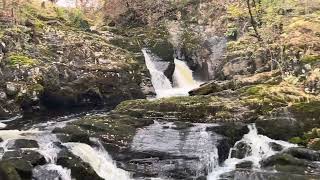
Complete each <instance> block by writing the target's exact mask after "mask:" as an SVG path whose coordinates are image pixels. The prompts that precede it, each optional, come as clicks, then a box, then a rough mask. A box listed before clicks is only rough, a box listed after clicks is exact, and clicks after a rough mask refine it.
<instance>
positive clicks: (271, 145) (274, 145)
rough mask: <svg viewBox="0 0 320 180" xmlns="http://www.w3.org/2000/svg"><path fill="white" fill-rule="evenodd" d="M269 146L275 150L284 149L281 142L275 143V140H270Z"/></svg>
mask: <svg viewBox="0 0 320 180" xmlns="http://www.w3.org/2000/svg"><path fill="white" fill-rule="evenodd" d="M269 146H270V147H271V149H272V150H273V151H282V150H283V147H282V146H281V145H280V144H278V143H275V142H270V143H269Z"/></svg>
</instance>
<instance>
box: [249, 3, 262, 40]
mask: <svg viewBox="0 0 320 180" xmlns="http://www.w3.org/2000/svg"><path fill="white" fill-rule="evenodd" d="M258 1H259V4H260V5H261V1H260V0H258ZM246 3H247V8H248V12H249V15H250V22H251V25H252V27H253V30H254V32H255V36H256V37H257V39H258V40H259V41H262V39H261V36H260V34H259V31H258V23H257V21H256V20H255V18H254V16H253V12H252V6H255V7H256V2H255V0H252V3H251V0H246Z"/></svg>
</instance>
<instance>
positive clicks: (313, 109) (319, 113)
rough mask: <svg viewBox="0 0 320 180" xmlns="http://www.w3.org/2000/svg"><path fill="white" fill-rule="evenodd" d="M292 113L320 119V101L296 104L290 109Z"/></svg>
mask: <svg viewBox="0 0 320 180" xmlns="http://www.w3.org/2000/svg"><path fill="white" fill-rule="evenodd" d="M291 109H292V111H293V112H297V113H299V114H307V115H308V116H313V117H320V101H311V102H301V103H296V104H294V105H293V106H292V107H291Z"/></svg>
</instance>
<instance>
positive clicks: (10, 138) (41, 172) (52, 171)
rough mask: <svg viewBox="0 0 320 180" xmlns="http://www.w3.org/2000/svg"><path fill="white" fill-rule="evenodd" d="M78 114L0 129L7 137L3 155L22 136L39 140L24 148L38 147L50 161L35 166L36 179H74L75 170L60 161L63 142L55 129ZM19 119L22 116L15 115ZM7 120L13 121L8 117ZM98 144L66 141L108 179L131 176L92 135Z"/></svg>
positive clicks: (72, 150)
mask: <svg viewBox="0 0 320 180" xmlns="http://www.w3.org/2000/svg"><path fill="white" fill-rule="evenodd" d="M77 119H78V118H76V117H72V116H66V117H63V118H60V119H56V120H55V121H48V122H45V123H39V124H35V125H33V126H32V127H30V128H28V129H26V130H0V138H1V139H2V140H3V141H2V142H1V143H0V148H2V149H3V151H1V152H0V159H2V157H3V155H4V154H5V153H6V152H10V151H14V149H12V148H10V147H12V145H13V144H14V143H15V141H16V140H18V139H26V140H35V141H37V143H38V145H39V148H23V150H29V149H30V150H34V151H37V152H39V153H40V154H41V155H43V156H44V157H45V159H46V162H47V163H46V164H45V165H41V166H36V167H35V168H34V170H33V178H35V179H36V180H56V179H60V180H73V178H72V176H71V170H69V169H67V168H64V167H62V166H60V165H57V164H56V162H57V158H58V153H59V152H60V151H61V148H60V147H59V146H57V145H56V144H57V143H61V142H60V140H59V138H57V136H56V135H55V134H53V133H52V130H53V129H55V128H56V127H64V126H65V125H66V123H68V122H72V121H75V120H77ZM13 120H18V119H13ZM5 122H8V123H10V121H8V120H6V121H5ZM91 141H92V142H93V143H95V144H96V145H97V146H98V147H97V148H93V147H91V146H89V145H87V144H84V143H71V142H70V143H62V145H63V146H64V147H67V148H68V149H69V150H70V151H71V152H72V153H73V154H74V155H75V156H78V157H80V158H81V159H82V160H83V161H84V162H87V163H89V164H90V166H91V167H92V168H93V169H94V170H95V171H96V173H97V174H98V175H99V176H100V177H101V178H103V179H105V180H129V179H130V174H129V173H127V172H125V171H124V170H122V169H119V168H117V167H116V165H115V163H114V162H113V160H112V158H111V157H110V156H109V154H108V153H107V152H106V150H105V149H104V148H103V146H102V145H101V143H100V142H99V141H98V140H97V139H91Z"/></svg>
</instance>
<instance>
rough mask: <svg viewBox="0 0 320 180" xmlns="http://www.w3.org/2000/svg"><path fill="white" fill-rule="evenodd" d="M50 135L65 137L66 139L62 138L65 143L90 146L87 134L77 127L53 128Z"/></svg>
mask: <svg viewBox="0 0 320 180" xmlns="http://www.w3.org/2000/svg"><path fill="white" fill-rule="evenodd" d="M52 133H55V134H62V135H66V137H64V141H66V142H81V143H85V144H90V139H89V136H88V134H87V133H86V132H85V131H84V130H82V129H81V128H80V127H79V126H74V125H69V126H66V127H64V128H55V129H54V130H53V131H52Z"/></svg>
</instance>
